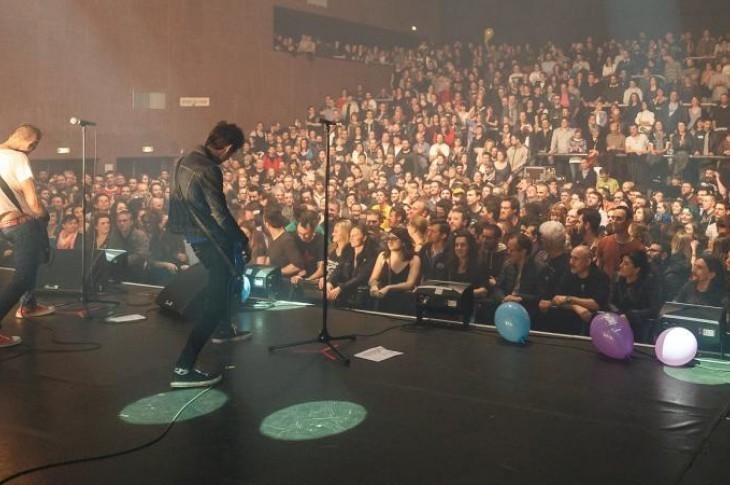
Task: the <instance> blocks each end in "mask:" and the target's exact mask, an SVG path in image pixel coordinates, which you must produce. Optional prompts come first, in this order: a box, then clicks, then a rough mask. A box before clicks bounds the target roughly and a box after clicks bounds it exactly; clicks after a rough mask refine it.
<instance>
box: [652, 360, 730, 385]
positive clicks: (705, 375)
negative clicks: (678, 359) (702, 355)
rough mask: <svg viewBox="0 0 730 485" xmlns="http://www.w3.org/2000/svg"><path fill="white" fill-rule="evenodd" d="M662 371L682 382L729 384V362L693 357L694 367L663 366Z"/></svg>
mask: <svg viewBox="0 0 730 485" xmlns="http://www.w3.org/2000/svg"><path fill="white" fill-rule="evenodd" d="M664 373H665V374H667V375H668V376H671V377H674V378H675V379H679V380H680V381H683V382H691V383H693V384H705V385H708V386H719V385H722V384H730V362H727V361H724V360H716V359H695V365H694V367H668V366H665V367H664Z"/></svg>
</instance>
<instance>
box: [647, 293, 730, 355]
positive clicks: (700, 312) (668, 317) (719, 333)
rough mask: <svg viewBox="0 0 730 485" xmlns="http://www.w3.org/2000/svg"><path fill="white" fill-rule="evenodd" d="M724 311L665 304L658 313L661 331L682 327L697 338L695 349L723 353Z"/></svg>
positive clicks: (679, 304)
mask: <svg viewBox="0 0 730 485" xmlns="http://www.w3.org/2000/svg"><path fill="white" fill-rule="evenodd" d="M725 319H726V315H725V309H724V308H723V307H714V306H702V305H687V304H684V303H675V302H667V303H665V304H664V306H663V307H662V309H661V312H660V313H659V321H660V324H661V329H662V330H666V329H667V328H669V327H683V328H686V329H687V330H689V331H690V332H692V333H693V334H694V336H695V337H697V348H698V349H699V350H707V351H713V352H721V353H724V348H723V347H724V341H725V331H726V330H725V327H726V326H725Z"/></svg>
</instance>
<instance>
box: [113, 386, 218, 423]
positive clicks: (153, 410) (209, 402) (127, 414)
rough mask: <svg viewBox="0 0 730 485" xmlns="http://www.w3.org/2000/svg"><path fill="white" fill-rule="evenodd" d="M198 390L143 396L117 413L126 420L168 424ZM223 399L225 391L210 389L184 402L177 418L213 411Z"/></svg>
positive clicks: (186, 417)
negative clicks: (181, 410)
mask: <svg viewBox="0 0 730 485" xmlns="http://www.w3.org/2000/svg"><path fill="white" fill-rule="evenodd" d="M201 392H203V391H201V389H181V390H177V391H169V392H163V393H160V394H155V395H154V396H149V397H145V398H142V399H140V400H139V401H136V402H133V403H132V404H129V405H127V406H126V407H125V408H124V409H122V411H121V412H120V413H119V417H120V418H121V419H122V421H125V422H127V423H130V424H141V425H158V424H169V423H170V422H171V421H172V420H173V419H174V418H175V415H176V414H177V413H178V412H180V409H182V408H183V406H185V405H186V404H187V403H188V402H190V400H191V399H193V398H195V396H197V395H198V394H201ZM227 401H228V396H227V395H226V394H225V393H223V392H221V391H217V390H215V389H210V390H208V391H207V392H205V393H204V394H202V395H200V397H199V398H197V399H195V401H193V402H192V403H191V404H190V405H188V406H187V407H186V408H185V410H184V411H183V412H182V413H181V414H180V416H179V417H178V418H177V421H187V420H189V419H195V418H197V417H200V416H204V415H206V414H210V413H213V412H215V411H217V410H218V409H220V408H221V407H223V405H224V404H225V403H226V402H227Z"/></svg>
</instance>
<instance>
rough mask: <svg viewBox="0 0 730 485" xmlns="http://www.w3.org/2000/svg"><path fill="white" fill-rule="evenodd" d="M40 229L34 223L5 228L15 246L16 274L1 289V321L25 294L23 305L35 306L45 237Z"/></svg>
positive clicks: (33, 221)
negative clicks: (35, 291)
mask: <svg viewBox="0 0 730 485" xmlns="http://www.w3.org/2000/svg"><path fill="white" fill-rule="evenodd" d="M40 230H41V226H40V225H39V224H38V223H37V222H36V221H35V220H30V221H27V222H24V223H22V224H20V225H17V226H15V227H10V228H7V229H2V236H3V237H4V238H5V239H7V240H8V241H10V242H11V243H12V244H13V256H14V259H15V274H13V279H12V280H11V281H10V283H9V284H8V285H6V286H5V287H4V288H2V290H0V322H1V321H2V319H3V318H5V316H6V315H7V314H8V313H9V312H10V310H11V309H12V308H13V307H14V306H15V305H16V304H17V303H18V301H20V299H21V297H23V295H26V296H25V298H24V301H23V304H24V305H29V306H32V305H33V304H34V303H35V299H34V297H33V296H32V293H31V292H32V290H33V288H35V281H36V276H37V275H38V267H39V266H40V264H41V250H42V249H43V240H42V237H43V235H42V234H41V233H40V232H39V231H40Z"/></svg>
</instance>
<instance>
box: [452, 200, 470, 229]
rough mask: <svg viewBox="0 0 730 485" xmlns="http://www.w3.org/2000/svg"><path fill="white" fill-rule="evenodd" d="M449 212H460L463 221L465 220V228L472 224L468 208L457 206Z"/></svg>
mask: <svg viewBox="0 0 730 485" xmlns="http://www.w3.org/2000/svg"><path fill="white" fill-rule="evenodd" d="M449 212H458V213H459V214H461V217H462V219H464V225H465V226H468V225H469V223H470V218H469V210H468V209H467V208H466V207H464V206H463V205H455V206H453V207H452V208H451V210H449Z"/></svg>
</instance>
